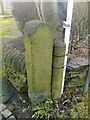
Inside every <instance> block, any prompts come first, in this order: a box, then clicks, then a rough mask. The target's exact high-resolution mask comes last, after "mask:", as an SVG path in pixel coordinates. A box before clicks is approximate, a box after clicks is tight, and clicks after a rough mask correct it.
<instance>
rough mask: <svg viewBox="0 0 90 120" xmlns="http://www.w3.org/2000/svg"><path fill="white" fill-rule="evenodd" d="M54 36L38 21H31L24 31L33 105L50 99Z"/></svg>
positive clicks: (29, 87) (45, 25)
mask: <svg viewBox="0 0 90 120" xmlns="http://www.w3.org/2000/svg"><path fill="white" fill-rule="evenodd" d="M53 40H54V35H53V32H52V29H51V28H50V27H49V26H48V25H47V24H45V23H41V22H40V21H38V20H33V21H30V22H28V23H27V24H26V26H25V29H24V43H25V49H26V69H27V77H28V95H29V97H30V98H31V100H32V102H33V103H37V102H41V101H44V100H46V99H47V98H50V96H51V95H50V92H51V73H52V52H53Z"/></svg>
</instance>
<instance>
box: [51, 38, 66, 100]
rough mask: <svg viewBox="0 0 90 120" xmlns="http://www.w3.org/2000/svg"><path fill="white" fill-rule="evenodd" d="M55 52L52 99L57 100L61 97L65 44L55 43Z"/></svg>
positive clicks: (58, 41)
mask: <svg viewBox="0 0 90 120" xmlns="http://www.w3.org/2000/svg"><path fill="white" fill-rule="evenodd" d="M53 51H54V52H53V73H52V98H53V99H57V98H60V96H61V89H62V78H63V68H64V56H65V43H63V42H62V41H60V40H57V41H55V44H54V50H53Z"/></svg>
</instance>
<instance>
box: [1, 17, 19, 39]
mask: <svg viewBox="0 0 90 120" xmlns="http://www.w3.org/2000/svg"><path fill="white" fill-rule="evenodd" d="M0 24H1V28H0V36H2V37H3V36H5V35H8V34H12V33H14V32H15V31H16V30H18V28H17V25H16V23H15V20H14V18H7V19H4V20H1V21H0Z"/></svg>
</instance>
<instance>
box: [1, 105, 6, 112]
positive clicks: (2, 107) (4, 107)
mask: <svg viewBox="0 0 90 120" xmlns="http://www.w3.org/2000/svg"><path fill="white" fill-rule="evenodd" d="M4 109H6V106H5V105H4V104H2V103H1V104H0V112H1V111H3V110H4Z"/></svg>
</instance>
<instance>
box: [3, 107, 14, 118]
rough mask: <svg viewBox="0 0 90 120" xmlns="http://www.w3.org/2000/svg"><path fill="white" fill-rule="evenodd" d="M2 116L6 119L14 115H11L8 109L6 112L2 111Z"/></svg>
mask: <svg viewBox="0 0 90 120" xmlns="http://www.w3.org/2000/svg"><path fill="white" fill-rule="evenodd" d="M1 114H2V115H3V116H4V117H5V118H8V117H9V116H10V115H12V113H11V112H10V111H9V110H8V109H5V110H4V111H2V112H1Z"/></svg>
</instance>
